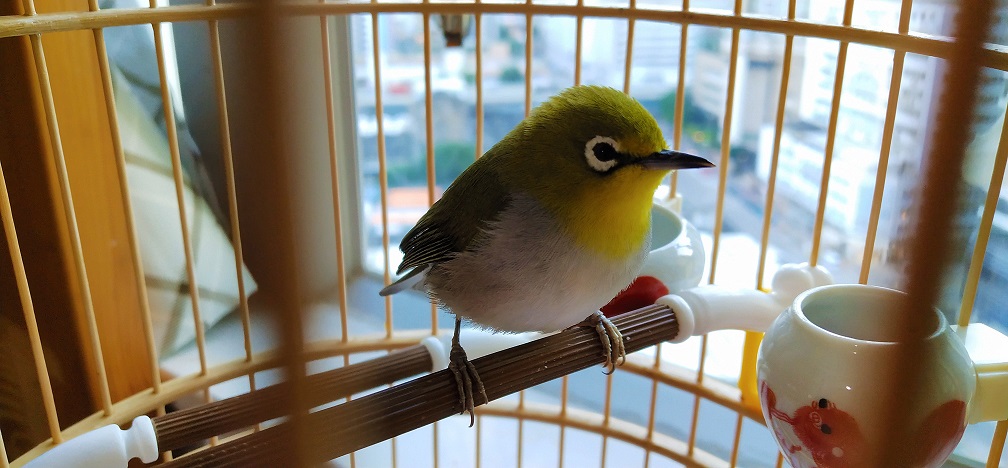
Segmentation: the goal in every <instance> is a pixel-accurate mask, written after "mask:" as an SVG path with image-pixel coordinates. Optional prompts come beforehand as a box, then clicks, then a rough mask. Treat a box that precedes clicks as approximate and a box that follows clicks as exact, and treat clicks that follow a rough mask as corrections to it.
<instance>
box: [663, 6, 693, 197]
mask: <svg viewBox="0 0 1008 468" xmlns="http://www.w3.org/2000/svg"><path fill="white" fill-rule="evenodd" d="M683 11H689V0H683ZM688 29H689V24H687V23H682V24H680V25H679V70H677V73H678V75H679V77H678V81H677V82H676V103H675V122H673V123H672V147H673V148H674V149H675V150H677V151H678V150H680V149H681V148H682V132H683V114H684V109H685V107H684V106H685V99H686V41H687V39H686V36H687V34H688V33H687V30H688ZM678 185H679V173H678V172H677V171H672V173H671V174H670V175H669V193H668V198H669V199H670V200H671V199H673V198H675V196H676V190H677V188H678Z"/></svg>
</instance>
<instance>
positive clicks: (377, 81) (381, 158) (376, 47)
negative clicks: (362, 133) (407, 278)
mask: <svg viewBox="0 0 1008 468" xmlns="http://www.w3.org/2000/svg"><path fill="white" fill-rule="evenodd" d="M376 4H377V2H375V1H372V5H376ZM378 27H379V23H378V14H377V13H372V14H371V49H372V60H373V61H374V63H373V64H372V66H373V71H374V88H375V121H376V122H377V127H376V128H377V145H378V185H379V194H380V199H381V224H382V252H384V259H383V261H382V264H383V265H384V268H383V271H382V275H383V280H384V282H385V284H390V283H392V272H391V271H390V268H391V266H390V265H389V262H390V260H389V219H388V218H389V214H388V190H389V187H388V160H387V158H386V154H385V109H384V105H383V101H382V94H383V93H382V75H381V55H380V53H381V41H380V39H379V36H378ZM385 337H386V338H391V337H392V298H391V297H390V296H385Z"/></svg>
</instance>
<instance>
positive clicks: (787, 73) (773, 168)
mask: <svg viewBox="0 0 1008 468" xmlns="http://www.w3.org/2000/svg"><path fill="white" fill-rule="evenodd" d="M796 3H797V0H790V1H789V2H788V20H792V21H793V20H794V18H795V10H796V7H797V5H796ZM793 51H794V35H793V34H788V35H787V36H785V37H784V58H783V61H782V62H781V81H780V91H779V93H778V94H777V113H776V114H775V115H776V117H775V119H774V139H773V150H772V152H771V154H770V174H769V175H768V176H767V186H766V199H765V202H764V204H763V229H762V231H761V232H760V252H759V263H758V265H757V267H756V289H763V288H764V285H763V283H764V280H765V270H766V261H767V247H768V245H769V243H770V223H771V221H772V217H773V206H774V195H775V191H776V190H777V167H778V163H779V161H780V150H781V136H782V135H783V131H784V111H785V109H786V107H787V95H788V85H789V83H790V81H791V64H792V60H791V56H792V52H793Z"/></svg>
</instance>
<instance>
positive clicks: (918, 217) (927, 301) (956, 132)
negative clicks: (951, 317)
mask: <svg viewBox="0 0 1008 468" xmlns="http://www.w3.org/2000/svg"><path fill="white" fill-rule="evenodd" d="M993 7H994V1H993V0H984V1H980V2H975V3H974V4H971V5H970V8H961V9H960V10H959V13H958V15H957V17H956V21H955V25H954V32H955V37H956V38H957V39H956V41H955V43H954V44H953V46H954V48H955V53H954V54H952V57H951V58H950V59H949V63H948V65H949V66H948V68H947V74H946V75H945V79H944V83H943V86H942V94H941V96H940V97H939V100H938V112H937V113H936V114H935V115H936V116H937V122H936V127H935V132H934V134H933V140H932V146H931V147H930V148H929V152H928V154H927V155H926V156H925V158H924V160H923V163H922V167H921V175H922V179H923V180H926V181H927V184H921V185H920V186H919V187H920V188H919V192H918V193H917V198H916V203H915V208H914V209H915V212H914V214H913V218H912V219H913V223H914V226H913V227H914V236H912V238H911V239H909V246H908V257H907V264H906V270H905V273H904V276H903V284H902V285H901V289H902V290H903V291H905V292H906V293H907V300H906V301H905V302H904V303H901V304H900V310H898V312H899V313H897V314H894V315H893V317H892V320H893V322H892V325H893V328H892V330H898V331H899V332H900V333H902V334H903V335H902V336H904V337H908V336H912V335H911V333H912V331H911V330H912V329H913V326H912V325H913V322H914V320H918V319H919V317H921V316H922V314H926V313H928V312H929V311H930V310H932V309H933V307H934V304H935V303H936V302H937V299H938V296H939V290H940V289H941V281H942V272H943V270H944V268H943V267H945V266H947V265H948V264H949V263H948V262H949V261H950V260H951V258H950V254H951V253H952V246H951V245H950V243H949V242H948V233H949V232H950V231H951V229H952V228H953V217H954V216H955V211H956V209H957V207H958V203H957V201H958V197H959V195H960V194H959V190H958V189H957V187H958V184H959V183H960V180H961V177H962V168H963V164H964V161H965V159H966V147H967V144H968V138H969V133H970V132H969V125H970V121H971V117H972V116H973V112H974V106H975V105H976V103H977V94H976V90H977V89H978V85H979V83H980V72H981V67H982V59H981V56H982V54H981V53H980V50H981V49H982V47H983V44H984V40H985V39H986V35H987V33H988V31H989V30H990V25H991V21H992V19H993V15H992V14H991V12H992V11H993ZM925 187H926V188H928V189H925ZM935 187H951V189H950V190H935V189H934V188H935ZM897 341H903V342H905V346H903V347H899V348H897V352H896V353H895V356H894V358H895V359H894V363H893V364H892V366H893V369H892V373H893V377H894V378H893V381H892V382H893V383H892V384H891V385H890V386H889V387H888V388H884V389H881V390H882V391H881V392H880V395H879V398H880V400H881V401H883V402H887V403H889V404H883V406H882V407H883V408H886V410H887V414H886V415H884V416H883V417H881V418H880V421H887V422H888V424H886V427H885V428H883V431H882V432H881V434H883V435H884V436H885V438H886V439H887V440H882V441H880V444H879V446H881V447H891V448H892V450H890V451H888V452H886V453H881V454H870V455H869V456H872V457H874V458H869V460H872V461H875V462H878V463H880V465H879V466H900V465H905V464H907V463H908V460H910V459H911V458H910V457H912V455H913V454H911V453H908V450H907V449H906V447H907V444H904V442H903V441H906V440H910V439H909V437H910V435H909V434H908V433H907V432H908V429H907V428H906V427H904V425H903V424H901V423H900V421H901V418H902V417H903V414H904V413H903V412H904V411H905V408H913V407H914V404H915V401H916V400H917V399H919V398H921V396H920V395H918V394H916V393H914V392H909V393H908V392H906V391H905V389H907V388H916V385H918V382H919V379H920V378H921V377H920V373H919V370H920V369H921V368H922V366H923V365H924V363H925V362H928V360H929V359H934V357H933V356H928V355H927V354H925V353H922V352H921V349H922V347H921V342H919V341H917V340H897ZM896 402H899V403H898V404H896Z"/></svg>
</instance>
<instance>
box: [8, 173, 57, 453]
mask: <svg viewBox="0 0 1008 468" xmlns="http://www.w3.org/2000/svg"><path fill="white" fill-rule="evenodd" d="M0 217H2V219H3V229H4V232H5V233H6V234H7V249H8V251H9V252H10V257H11V266H12V267H13V269H14V279H15V280H16V281H17V289H18V296H19V297H20V299H21V309H22V311H23V313H24V319H25V326H26V328H27V330H28V342H29V344H30V345H31V350H32V360H33V362H34V364H35V375H36V376H37V377H38V379H39V391H40V392H41V394H42V406H43V407H44V408H45V414H46V422H47V423H48V424H49V436H50V437H52V440H53V443H56V444H59V443H61V442H63V435H62V434H60V425H59V414H58V413H57V412H56V402H55V399H54V398H53V391H52V383H51V382H50V381H49V369H48V366H47V364H46V361H45V354H44V353H43V351H42V338H41V336H39V329H38V321H37V320H36V318H35V307H34V305H33V304H32V298H31V290H30V289H29V288H28V275H27V273H26V272H25V267H24V259H23V258H21V247H20V245H19V244H18V238H17V230H16V229H15V228H14V214H13V210H12V208H11V203H10V196H9V194H8V192H7V179H6V177H4V174H3V168H2V167H0ZM2 443H3V440H2V438H0V444H2ZM3 455H4V456H3V459H2V460H4V461H6V459H7V455H6V452H3Z"/></svg>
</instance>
